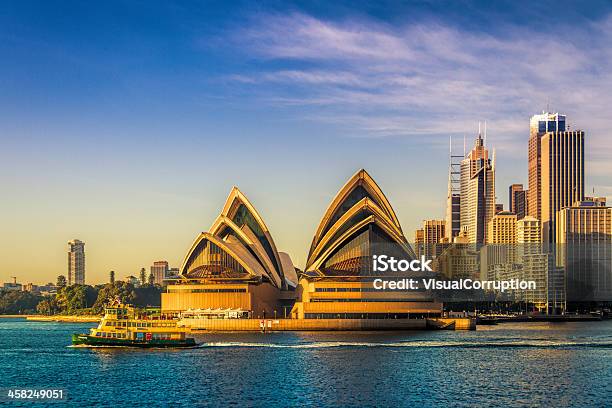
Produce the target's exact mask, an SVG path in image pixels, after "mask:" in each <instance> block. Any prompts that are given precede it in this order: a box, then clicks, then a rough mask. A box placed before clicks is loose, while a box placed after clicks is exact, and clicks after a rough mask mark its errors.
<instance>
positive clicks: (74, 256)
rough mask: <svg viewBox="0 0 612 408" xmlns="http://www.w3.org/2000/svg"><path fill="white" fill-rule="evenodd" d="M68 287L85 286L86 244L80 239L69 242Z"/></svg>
mask: <svg viewBox="0 0 612 408" xmlns="http://www.w3.org/2000/svg"><path fill="white" fill-rule="evenodd" d="M68 247H69V248H68V285H73V284H77V285H84V284H85V243H84V242H83V241H79V240H78V239H73V240H72V241H69V242H68Z"/></svg>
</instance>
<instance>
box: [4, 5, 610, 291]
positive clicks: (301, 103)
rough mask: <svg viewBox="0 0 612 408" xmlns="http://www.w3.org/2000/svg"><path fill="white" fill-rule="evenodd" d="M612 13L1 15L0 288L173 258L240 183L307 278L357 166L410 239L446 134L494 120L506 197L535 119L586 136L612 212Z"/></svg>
mask: <svg viewBox="0 0 612 408" xmlns="http://www.w3.org/2000/svg"><path fill="white" fill-rule="evenodd" d="M610 44H612V5H611V4H610V3H609V2H605V1H596V0H594V1H589V2H588V4H587V3H584V4H583V3H582V2H574V1H568V2H565V1H560V2H559V1H555V2H537V3H536V2H526V1H525V2H521V1H519V2H517V1H496V2H470V1H453V2H437V1H436V2H433V1H432V2H429V1H423V2H410V1H402V2H385V1H361V2H359V1H350V2H341V1H339V2H322V1H312V2H294V3H291V2H286V1H273V2H240V1H237V2H225V1H205V2H186V1H181V2H171V1H164V2H155V1H104V2H81V1H59V2H48V1H27V0H26V1H4V2H0V231H1V232H2V234H0V259H2V262H1V264H0V265H1V266H0V279H1V280H2V281H8V280H9V279H10V278H11V277H12V276H16V277H17V279H18V281H20V282H23V283H26V282H34V283H44V282H49V281H53V282H54V281H55V280H56V277H57V275H60V274H66V272H67V259H66V258H67V255H66V251H67V241H69V240H71V239H75V238H77V239H81V240H83V241H85V243H86V245H85V249H86V281H87V283H99V282H103V281H106V280H107V279H108V274H109V271H110V270H115V271H116V274H117V277H118V278H122V277H125V276H128V275H135V276H138V271H139V270H140V268H141V267H146V268H147V269H148V268H149V266H150V265H151V264H152V263H153V261H156V260H162V259H165V260H168V261H169V262H170V264H171V266H176V267H178V266H180V264H181V263H182V261H183V258H184V256H185V254H186V251H187V250H188V249H189V247H190V246H191V244H192V242H193V240H194V239H195V238H196V236H197V235H198V234H199V233H200V232H201V231H206V230H208V228H209V227H210V225H211V224H212V222H213V221H214V219H215V218H216V216H217V215H218V214H219V213H220V211H221V209H222V206H223V204H224V202H225V199H226V197H227V195H228V194H229V192H230V190H231V188H232V186H234V185H236V186H238V187H239V188H240V189H241V191H243V193H244V194H245V195H246V196H247V197H248V198H249V199H250V201H251V202H252V203H253V204H254V205H255V207H256V208H257V209H258V210H259V212H260V214H261V215H262V217H263V219H264V220H265V222H266V224H267V226H268V227H269V229H270V231H271V233H272V236H273V238H274V240H275V243H276V246H277V247H278V248H279V250H281V251H284V252H287V253H289V254H290V255H291V257H292V259H293V261H294V263H295V264H296V265H297V266H298V267H300V268H303V267H304V262H305V258H306V256H307V251H308V248H309V245H310V242H311V240H312V236H313V234H314V232H315V230H316V228H317V225H318V223H319V221H320V219H321V217H322V216H323V213H324V212H325V209H326V208H327V206H328V205H329V203H330V201H331V200H332V198H333V196H334V195H335V194H336V192H337V191H338V190H339V189H340V188H341V186H342V185H343V184H344V183H345V181H346V180H347V179H348V178H349V177H350V176H351V175H352V174H353V173H355V172H356V171H357V170H358V169H360V168H365V169H366V170H368V172H369V173H370V174H371V175H372V177H374V179H375V180H376V181H377V183H378V184H379V185H380V187H381V188H382V190H383V191H384V192H385V194H386V195H387V198H388V199H389V200H390V202H391V204H392V206H393V207H394V209H395V211H396V213H397V215H398V217H399V220H400V222H401V224H402V228H403V231H404V234H405V235H406V236H407V237H408V239H409V240H412V238H413V236H414V230H415V229H416V228H417V227H418V226H419V225H420V224H421V223H422V220H424V219H441V218H443V217H444V211H445V201H446V193H447V178H448V151H449V138H450V137H452V138H453V140H454V142H453V147H454V149H455V151H456V152H459V153H460V154H461V153H462V152H463V140H464V138H467V145H468V148H469V147H470V146H471V145H472V143H473V139H474V137H475V135H476V133H477V130H478V122H483V123H484V122H485V121H486V122H487V144H488V145H489V147H490V148H491V149H492V148H495V149H496V158H497V163H496V165H497V173H496V178H497V179H496V189H497V197H498V199H497V201H498V202H503V203H504V204H505V205H506V206H507V200H508V198H507V194H508V193H507V190H508V186H509V185H510V184H512V183H524V184H526V183H527V140H528V136H529V130H528V127H529V117H530V116H531V115H533V114H536V113H539V112H541V111H543V110H546V109H548V110H550V111H555V112H557V111H558V112H561V113H564V114H566V115H567V118H568V123H569V124H570V126H571V127H572V128H573V129H582V130H584V131H585V132H586V157H587V166H586V183H587V188H588V191H589V192H592V190H593V189H594V191H595V194H596V195H602V196H607V197H608V201H610V200H611V199H612V180H611V177H610V176H611V175H612V164H611V162H610V159H609V158H610V157H612V138H611V137H610V136H611V135H610V133H611V132H610V128H611V127H612V116H611V115H610V107H611V106H612V70H611V68H612V47H610Z"/></svg>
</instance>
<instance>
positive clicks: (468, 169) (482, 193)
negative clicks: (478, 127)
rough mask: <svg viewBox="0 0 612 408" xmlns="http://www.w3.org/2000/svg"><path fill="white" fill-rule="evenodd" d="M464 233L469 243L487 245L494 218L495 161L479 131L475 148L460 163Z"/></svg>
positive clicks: (462, 226) (462, 225) (461, 214)
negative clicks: (490, 156) (487, 237)
mask: <svg viewBox="0 0 612 408" xmlns="http://www.w3.org/2000/svg"><path fill="white" fill-rule="evenodd" d="M460 194H461V198H460V200H461V211H460V216H461V217H460V220H461V229H464V228H465V229H466V231H467V236H468V239H469V242H470V243H485V242H486V235H487V225H488V223H489V220H491V218H492V217H493V215H495V159H494V158H493V160H491V159H490V158H489V151H488V150H487V149H486V147H485V145H484V140H483V138H482V135H481V134H480V131H479V132H478V137H477V138H476V142H475V145H474V148H473V149H472V150H471V151H470V153H468V155H467V156H466V158H465V159H463V160H462V161H461V193H460Z"/></svg>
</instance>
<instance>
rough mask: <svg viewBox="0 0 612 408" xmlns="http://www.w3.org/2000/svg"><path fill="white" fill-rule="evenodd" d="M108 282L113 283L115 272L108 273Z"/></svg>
mask: <svg viewBox="0 0 612 408" xmlns="http://www.w3.org/2000/svg"><path fill="white" fill-rule="evenodd" d="M108 281H109V282H110V283H111V284H113V283H115V271H110V276H109V279H108Z"/></svg>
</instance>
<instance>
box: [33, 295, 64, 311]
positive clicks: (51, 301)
mask: <svg viewBox="0 0 612 408" xmlns="http://www.w3.org/2000/svg"><path fill="white" fill-rule="evenodd" d="M36 311H37V312H38V313H40V314H44V315H47V316H49V315H53V314H56V313H58V312H59V311H60V308H59V306H58V304H57V301H56V300H55V296H45V297H44V298H43V300H41V301H40V302H39V303H38V305H36Z"/></svg>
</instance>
